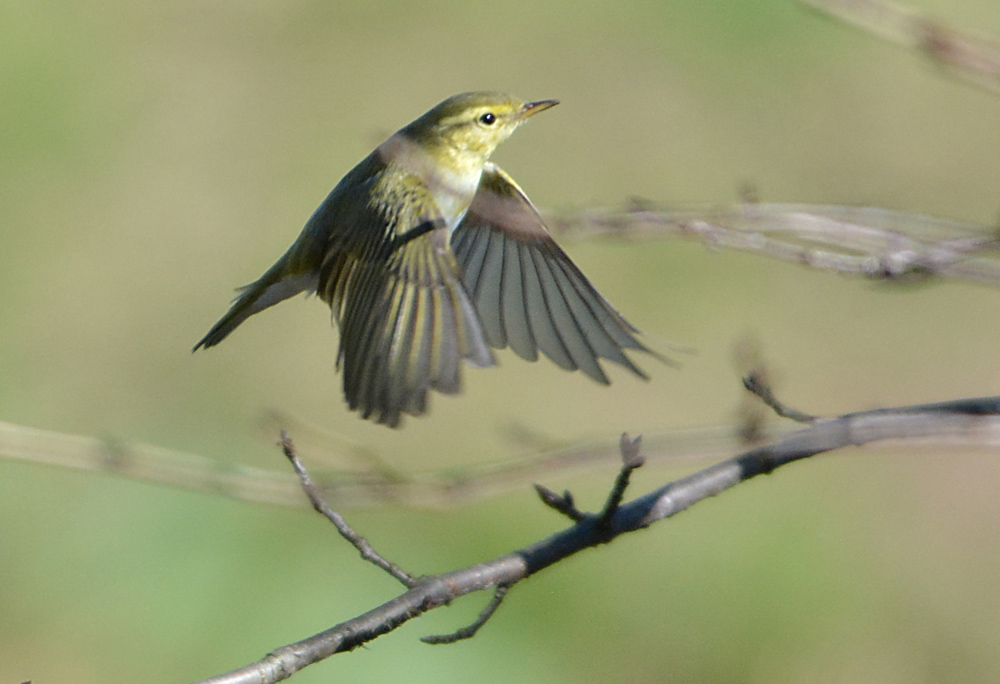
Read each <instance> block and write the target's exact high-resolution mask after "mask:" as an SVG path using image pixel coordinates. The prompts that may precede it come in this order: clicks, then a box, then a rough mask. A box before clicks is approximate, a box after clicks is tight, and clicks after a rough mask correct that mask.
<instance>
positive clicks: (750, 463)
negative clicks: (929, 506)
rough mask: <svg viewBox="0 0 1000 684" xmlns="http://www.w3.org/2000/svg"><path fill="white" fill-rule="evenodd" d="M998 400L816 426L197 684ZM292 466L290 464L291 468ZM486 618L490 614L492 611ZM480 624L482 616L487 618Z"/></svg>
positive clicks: (362, 630) (254, 672) (302, 659)
mask: <svg viewBox="0 0 1000 684" xmlns="http://www.w3.org/2000/svg"><path fill="white" fill-rule="evenodd" d="M998 416H1000V397H987V398H982V399H967V400H960V401H952V402H945V403H940V404H927V405H922V406H910V407H903V408H895V409H879V410H875V411H863V412H859V413H849V414H845V415H842V416H839V417H837V418H830V419H820V420H816V421H815V422H813V423H811V424H810V425H809V426H808V427H805V428H803V429H801V430H797V431H794V432H790V433H788V434H786V435H783V436H782V437H780V438H778V439H776V440H775V441H774V442H772V443H771V444H768V445H765V446H760V447H757V448H755V449H752V450H750V451H747V452H744V453H743V454H740V455H739V456H736V457H735V458H731V459H729V460H726V461H723V462H721V463H718V464H716V465H714V466H711V467H709V468H706V469H704V470H701V471H699V472H697V473H694V474H693V475H690V476H688V477H686V478H684V479H681V480H678V481H676V482H672V483H669V484H667V485H665V486H663V487H660V488H659V489H657V490H655V491H653V492H650V493H649V494H646V495H645V496H642V497H640V498H638V499H635V500H633V501H630V502H628V503H626V504H623V505H620V506H618V508H617V510H616V511H615V513H614V515H613V516H612V517H611V519H610V521H609V523H608V525H607V526H606V527H603V526H601V525H599V524H598V518H596V517H588V518H586V519H584V520H582V521H580V522H578V523H577V524H574V525H573V526H571V527H569V528H567V529H565V530H563V531H561V532H557V533H556V534H553V535H552V536H550V537H548V538H547V539H543V540H541V541H539V542H537V543H535V544H532V545H531V546H527V547H525V548H522V549H520V550H518V551H515V552H514V553H511V554H508V555H505V556H502V557H500V558H497V559H496V560H493V561H490V562H487V563H482V564H479V565H474V566H472V567H469V568H465V569H463V570H456V571H454V572H449V573H446V574H443V575H436V576H431V577H427V578H423V579H421V580H419V581H417V582H416V583H415V584H414V585H413V587H412V588H411V589H409V590H408V591H407V592H405V593H404V594H402V595H401V596H398V597H396V598H394V599H392V600H391V601H389V602H387V603H385V604H383V605H381V606H379V607H378V608H375V609H373V610H371V611H369V612H367V613H365V614H364V615H361V616H358V617H356V618H353V619H351V620H348V621H346V622H343V623H341V624H339V625H336V626H334V627H331V628H330V629H328V630H326V631H325V632H322V633H320V634H317V635H315V636H312V637H309V638H307V639H304V640H302V641H300V642H298V643H295V644H291V645H289V646H284V647H282V648H279V649H277V650H276V651H274V652H272V653H271V654H270V655H268V656H267V657H266V658H265V659H264V660H262V661H260V662H258V663H255V664H253V665H248V666H247V667H244V668H241V669H239V670H236V671H233V672H230V673H228V674H225V675H220V676H219V677H214V678H212V679H208V680H205V682H204V683H203V684H223V683H224V684H249V683H251V682H253V684H271V683H273V682H278V681H281V680H284V679H287V678H288V677H290V676H292V675H293V674H295V673H296V672H298V671H299V670H301V669H302V668H304V667H306V666H308V665H311V664H312V663H315V662H318V661H320V660H323V659H325V658H327V657H329V656H331V655H333V654H335V653H342V652H344V651H350V650H352V649H354V648H357V647H358V646H360V645H362V644H364V643H366V642H368V641H371V640H373V639H376V638H378V637H380V636H382V635H383V634H387V633H388V632H391V631H392V630H394V629H395V628H396V627H399V626H400V625H401V624H403V623H404V622H407V621H408V620H411V619H413V618H415V617H418V616H420V615H422V614H424V613H425V612H427V611H428V610H432V609H434V608H437V607H439V606H443V605H447V604H449V603H451V602H452V601H454V600H455V599H457V598H459V597H460V596H465V595H466V594H470V593H473V592H476V591H483V590H485V589H491V588H494V587H500V586H504V587H511V586H513V585H514V584H516V583H517V582H519V581H521V580H523V579H525V578H527V577H529V576H531V575H533V574H535V573H537V572H540V571H542V570H544V569H545V568H547V567H549V566H550V565H553V564H555V563H558V562H559V561H561V560H563V559H565V558H568V557H569V556H572V555H573V554H575V553H578V552H580V551H582V550H583V549H587V548H590V547H592V546H597V545H599V544H605V543H608V542H609V541H611V540H612V539H614V538H615V537H617V536H618V535H621V534H625V533H627V532H633V531H636V530H641V529H645V528H646V527H649V526H650V525H652V524H653V523H655V522H657V521H659V520H663V519H664V518H668V517H671V516H673V515H676V514H677V513H680V512H681V511H683V510H686V509H687V508H689V507H690V506H693V505H694V504H696V503H698V502H699V501H703V500H705V499H707V498H709V497H712V496H715V495H717V494H721V493H722V492H724V491H725V490H727V489H729V488H730V487H734V486H736V485H737V484H739V483H741V482H745V481H746V480H749V479H750V478H753V477H756V476H757V475H761V474H766V473H770V472H772V471H774V470H775V469H776V468H779V467H781V466H783V465H786V464H788V463H792V462H794V461H798V460H801V459H804V458H808V457H810V456H814V455H816V454H820V453H823V452H826V451H831V450H833V449H839V448H843V447H846V446H858V445H862V444H867V443H870V442H875V441H879V440H886V439H898V438H909V439H912V438H914V437H919V436H940V435H968V434H969V433H974V432H976V431H977V430H979V429H988V430H989V429H994V430H995V429H996V423H997V422H998ZM293 462H294V461H293ZM493 610H495V608H494V609H493ZM487 619H488V616H487Z"/></svg>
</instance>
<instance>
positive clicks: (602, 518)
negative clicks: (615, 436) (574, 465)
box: [597, 433, 646, 529]
mask: <svg viewBox="0 0 1000 684" xmlns="http://www.w3.org/2000/svg"><path fill="white" fill-rule="evenodd" d="M620 445H621V447H620V448H621V451H622V468H621V470H619V471H618V477H616V478H615V484H614V486H613V487H612V488H611V493H610V494H608V500H607V501H606V502H605V504H604V508H603V509H602V510H601V513H600V514H599V515H598V516H597V526H598V527H599V528H601V529H611V521H612V520H614V518H615V513H617V512H618V507H619V506H620V505H621V503H622V499H623V498H625V490H626V489H628V483H629V479H631V477H632V471H633V470H635V469H636V468H641V467H642V464H643V463H645V462H646V459H645V458H643V457H642V455H641V454H640V453H639V448H640V446H641V445H642V435H639V436H638V437H636V438H635V439H632V438H630V437H629V436H628V433H623V434H622V438H621V442H620Z"/></svg>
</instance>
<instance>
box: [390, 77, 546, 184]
mask: <svg viewBox="0 0 1000 684" xmlns="http://www.w3.org/2000/svg"><path fill="white" fill-rule="evenodd" d="M557 104H559V101H558V100H540V101H538V102H525V101H524V100H519V99H517V98H516V97H511V96H510V95H504V94H503V93H492V92H473V93H462V94H461V95H455V96H454V97H449V98H448V99H447V100H445V101H444V102H442V103H441V104H439V105H438V106H436V107H434V108H433V109H432V110H430V111H429V112H427V113H426V114H424V115H423V116H421V117H420V118H419V119H417V120H416V121H414V122H413V123H411V124H410V125H409V126H406V127H405V128H403V129H402V130H401V131H400V133H403V134H405V135H407V136H408V137H410V138H411V139H412V140H414V141H415V142H417V143H418V144H419V145H421V146H422V147H423V148H424V149H425V150H427V151H428V152H430V153H431V154H433V155H434V156H435V157H438V158H439V161H441V162H445V159H446V158H451V159H452V160H453V163H458V162H461V161H464V162H465V163H471V164H479V165H480V166H481V165H482V164H484V163H486V161H487V159H489V156H490V155H491V154H492V153H493V150H495V149H496V148H497V145H499V144H500V143H502V142H503V141H504V140H506V139H507V138H508V137H510V134H511V133H513V132H514V129H516V128H517V127H518V126H520V125H521V124H522V123H524V122H525V121H526V120H527V119H528V117H530V116H533V115H534V114H537V113H538V112H541V111H544V110H546V109H548V108H549V107H553V106H555V105H557Z"/></svg>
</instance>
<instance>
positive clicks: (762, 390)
mask: <svg viewBox="0 0 1000 684" xmlns="http://www.w3.org/2000/svg"><path fill="white" fill-rule="evenodd" d="M743 386H744V387H745V388H746V389H747V391H748V392H751V393H753V394H754V395H756V396H757V398H758V399H760V400H761V401H762V402H764V403H765V404H767V405H768V406H769V407H771V409H772V410H773V411H774V412H775V413H776V414H778V415H779V416H781V417H782V418H788V419H789V420H794V421H795V422H797V423H811V422H813V421H814V420H816V416H811V415H809V414H808V413H803V412H802V411H797V410H796V409H793V408H791V407H789V406H785V405H784V404H783V403H781V402H780V401H778V398H777V397H775V396H774V390H772V389H771V385H770V384H768V382H767V381H766V380H764V377H763V375H762V374H761V373H759V372H752V373H750V374H749V375H747V376H746V377H745V378H743Z"/></svg>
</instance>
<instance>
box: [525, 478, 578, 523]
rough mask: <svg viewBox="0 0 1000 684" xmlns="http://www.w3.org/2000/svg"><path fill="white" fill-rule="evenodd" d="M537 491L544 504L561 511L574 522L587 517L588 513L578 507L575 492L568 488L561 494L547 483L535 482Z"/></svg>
mask: <svg viewBox="0 0 1000 684" xmlns="http://www.w3.org/2000/svg"><path fill="white" fill-rule="evenodd" d="M535 491H536V492H538V496H539V498H541V500H542V503H543V504H545V505H546V506H548V507H549V508H553V509H555V510H557V511H559V512H560V513H562V514H563V515H565V516H566V517H567V518H569V519H570V520H572V521H573V522H580V521H581V520H583V519H584V518H586V517H587V514H586V513H584V512H583V511H581V510H580V509H579V508H577V507H576V502H575V501H573V494H572V492H570V491H569V490H568V489H567V490H566V491H565V492H563V493H562V495H561V496H560V495H559V494H556V493H555V492H553V491H552V490H551V489H549V488H548V487H546V486H545V485H540V484H535Z"/></svg>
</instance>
